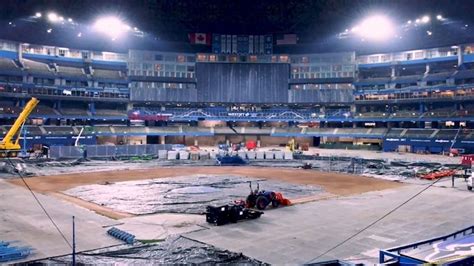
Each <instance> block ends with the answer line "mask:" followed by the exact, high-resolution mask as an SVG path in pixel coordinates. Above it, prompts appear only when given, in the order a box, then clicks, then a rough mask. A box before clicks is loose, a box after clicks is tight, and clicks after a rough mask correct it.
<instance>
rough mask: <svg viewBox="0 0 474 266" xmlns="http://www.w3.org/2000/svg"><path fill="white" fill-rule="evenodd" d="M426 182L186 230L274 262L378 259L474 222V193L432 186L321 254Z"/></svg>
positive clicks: (219, 245)
mask: <svg viewBox="0 0 474 266" xmlns="http://www.w3.org/2000/svg"><path fill="white" fill-rule="evenodd" d="M423 188H424V186H423V185H415V184H412V185H407V186H405V187H402V188H399V189H393V190H384V191H377V192H369V193H365V194H361V195H357V196H352V197H345V198H334V199H328V200H323V201H317V202H312V203H306V204H302V205H295V206H293V207H288V208H281V209H276V210H269V211H266V212H265V214H264V215H263V216H262V217H261V218H260V219H257V220H253V221H247V222H242V223H238V224H231V225H226V226H220V227H211V228H210V229H209V230H202V231H198V232H192V233H188V234H185V236H186V237H189V238H191V239H195V240H198V241H201V242H204V243H207V244H211V245H214V246H216V247H217V248H221V249H228V250H230V251H233V252H242V253H243V254H244V255H246V256H249V257H251V258H255V259H257V260H260V261H263V262H267V263H271V264H287V263H291V264H302V263H310V262H315V261H325V260H331V259H345V258H346V259H352V260H355V261H357V262H362V261H365V262H369V263H377V260H378V250H379V249H381V248H382V249H383V248H388V247H394V246H397V245H401V244H408V243H412V242H415V241H419V240H424V239H428V238H432V237H436V236H439V235H443V234H448V233H451V232H453V231H456V230H459V229H462V228H465V227H468V226H471V225H472V224H473V223H474V193H472V192H468V191H467V190H466V189H465V188H464V189H462V188H458V189H451V188H442V187H432V188H430V189H428V190H427V191H425V192H424V193H423V194H421V195H420V196H418V197H417V198H415V199H414V200H412V201H411V202H409V203H408V204H406V205H405V206H403V207H402V208H400V209H398V210H397V211H396V212H395V213H393V214H391V215H389V216H388V217H386V218H385V219H383V220H382V221H380V222H379V223H378V224H376V225H374V226H372V227H371V228H369V229H368V230H366V231H365V232H363V233H361V234H360V235H358V236H357V237H355V238H354V239H352V240H350V241H348V242H346V243H345V244H343V245H341V246H340V247H338V248H336V249H334V250H333V251H331V252H329V253H328V254H326V255H324V256H321V257H319V256H320V255H322V254H323V253H325V252H326V251H327V250H328V249H330V248H331V247H333V246H335V245H336V244H338V243H340V242H341V241H343V240H345V239H346V238H347V237H349V236H351V235H353V234H354V233H356V232H358V231H359V230H360V229H362V228H364V227H365V226H367V225H369V224H370V223H372V222H373V221H375V220H376V219H378V218H379V217H382V216H383V215H384V214H386V213H387V212H388V211H389V210H391V209H393V208H394V207H396V206H397V205H399V204H400V203H402V202H403V201H405V200H407V199H408V198H410V197H411V196H412V195H414V194H416V193H417V192H418V191H420V190H421V189H423ZM473 255H474V254H473ZM317 257H319V258H318V259H314V258H317Z"/></svg>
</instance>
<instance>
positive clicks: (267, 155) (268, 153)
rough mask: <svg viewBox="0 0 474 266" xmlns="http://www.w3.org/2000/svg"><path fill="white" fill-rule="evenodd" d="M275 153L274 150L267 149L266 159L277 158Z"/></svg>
mask: <svg viewBox="0 0 474 266" xmlns="http://www.w3.org/2000/svg"><path fill="white" fill-rule="evenodd" d="M274 154H275V153H274V152H273V151H266V152H265V159H267V160H273V159H275V157H274Z"/></svg>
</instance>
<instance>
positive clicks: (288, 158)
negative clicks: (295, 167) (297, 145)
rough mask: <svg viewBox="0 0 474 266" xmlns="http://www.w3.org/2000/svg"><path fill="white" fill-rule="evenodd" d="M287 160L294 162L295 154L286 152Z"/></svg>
mask: <svg viewBox="0 0 474 266" xmlns="http://www.w3.org/2000/svg"><path fill="white" fill-rule="evenodd" d="M285 160H293V152H291V151H285Z"/></svg>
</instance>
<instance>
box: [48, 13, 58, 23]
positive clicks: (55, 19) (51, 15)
mask: <svg viewBox="0 0 474 266" xmlns="http://www.w3.org/2000/svg"><path fill="white" fill-rule="evenodd" d="M48 20H49V21H51V22H58V21H59V17H58V15H57V14H56V13H53V12H51V13H49V14H48Z"/></svg>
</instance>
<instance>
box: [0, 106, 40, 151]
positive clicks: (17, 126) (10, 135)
mask: <svg viewBox="0 0 474 266" xmlns="http://www.w3.org/2000/svg"><path fill="white" fill-rule="evenodd" d="M38 103H39V101H38V100H37V99H36V98H31V100H29V101H28V103H27V104H26V105H25V107H24V108H23V111H21V113H20V115H19V116H18V118H17V119H16V121H15V123H14V124H13V125H12V127H11V128H10V130H8V132H7V134H6V135H5V137H3V140H2V141H0V157H16V156H17V154H18V152H19V151H20V149H21V146H20V134H21V128H22V127H23V125H24V124H25V122H26V120H27V119H28V116H29V115H30V114H31V112H32V111H33V110H34V109H35V107H36V105H38Z"/></svg>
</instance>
